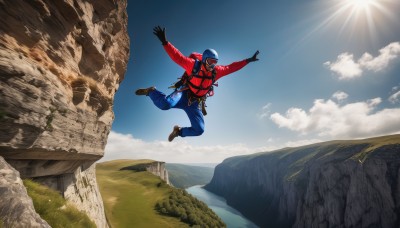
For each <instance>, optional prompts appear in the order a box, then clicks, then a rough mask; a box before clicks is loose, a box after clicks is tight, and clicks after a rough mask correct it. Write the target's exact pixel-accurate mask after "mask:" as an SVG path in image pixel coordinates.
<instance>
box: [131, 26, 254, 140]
mask: <svg viewBox="0 0 400 228" xmlns="http://www.w3.org/2000/svg"><path fill="white" fill-rule="evenodd" d="M154 34H155V35H156V36H157V37H158V39H160V41H161V43H162V45H163V47H164V49H165V51H166V52H167V54H168V55H169V56H170V58H171V59H172V60H173V61H174V62H175V63H177V64H178V65H179V66H181V67H182V68H183V69H185V74H184V76H182V79H181V81H179V82H178V83H176V84H175V88H176V89H175V91H174V92H172V93H171V94H170V95H168V96H167V95H165V94H164V93H162V92H160V91H158V90H157V89H156V88H155V87H149V88H146V89H138V90H136V92H135V93H136V95H146V96H149V97H150V98H151V100H152V101H153V103H154V105H156V106H157V107H158V108H159V109H161V110H168V109H170V108H178V109H182V110H184V111H185V112H186V114H187V115H188V117H189V120H190V123H191V126H190V127H179V126H177V125H176V126H174V128H173V130H172V132H171V134H170V135H169V137H168V141H170V142H171V141H172V140H173V139H174V138H175V137H178V136H181V137H186V136H199V135H201V134H203V132H204V115H205V114H206V112H205V109H204V106H205V105H204V102H205V99H206V97H207V96H209V95H210V94H213V84H214V83H215V82H216V81H217V80H219V79H220V78H222V77H223V76H226V75H228V74H231V73H233V72H235V71H238V70H240V69H242V68H243V67H244V66H246V65H247V64H248V63H250V62H254V61H257V60H258V58H257V55H258V54H259V51H257V52H256V53H255V54H254V55H253V56H252V57H250V58H248V59H244V60H242V61H238V62H234V63H231V64H229V65H227V66H221V65H217V62H218V53H217V52H216V51H215V50H214V49H207V50H205V51H204V52H203V54H202V55H201V54H198V53H193V54H192V55H191V56H190V57H187V56H184V55H183V54H182V53H181V52H180V51H179V50H178V49H176V48H175V47H174V46H173V45H172V44H171V43H170V42H168V41H167V38H166V33H165V28H161V27H160V26H157V27H155V28H154Z"/></svg>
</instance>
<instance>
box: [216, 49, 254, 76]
mask: <svg viewBox="0 0 400 228" xmlns="http://www.w3.org/2000/svg"><path fill="white" fill-rule="evenodd" d="M258 54H260V52H259V51H256V53H254V55H253V56H252V57H250V58H247V59H244V60H242V61H238V62H234V63H231V64H229V65H227V66H219V65H217V66H216V67H215V69H216V70H217V75H216V80H218V79H220V78H222V77H223V76H226V75H228V74H231V73H233V72H235V71H238V70H240V69H242V68H243V67H244V66H246V65H247V64H248V63H251V62H255V61H258V60H259V59H258V58H257V55H258Z"/></svg>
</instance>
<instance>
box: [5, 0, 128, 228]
mask: <svg viewBox="0 0 400 228" xmlns="http://www.w3.org/2000/svg"><path fill="white" fill-rule="evenodd" d="M126 5H127V1H126V0H118V1H117V0H60V1H51V0H32V1H28V0H5V1H0V15H2V18H1V20H0V156H2V157H3V158H4V159H5V160H6V162H7V163H8V164H10V165H11V166H12V167H14V168H15V169H16V170H18V171H19V173H20V175H21V177H22V178H33V179H35V180H38V181H40V182H42V183H45V184H47V185H49V186H52V187H53V188H55V189H58V190H59V191H60V192H61V193H62V194H63V195H64V197H65V198H67V199H69V200H70V201H71V202H73V203H75V204H76V205H77V207H78V208H79V209H81V210H84V211H86V212H87V213H88V215H89V216H90V217H91V218H92V219H93V220H94V221H95V222H96V224H97V225H98V227H104V226H106V222H105V216H104V210H103V209H102V202H101V196H100V195H99V194H98V189H97V183H96V181H95V178H94V177H95V176H94V166H92V164H93V163H94V162H95V161H96V160H98V159H100V158H101V157H102V156H103V154H104V148H105V145H106V142H107V136H108V134H109V132H110V129H111V124H112V121H113V119H114V114H113V110H112V107H113V100H114V95H115V92H116V91H117V89H118V87H119V84H120V83H121V82H122V80H123V78H124V74H125V71H126V66H127V62H128V58H129V37H128V32H127V12H126Z"/></svg>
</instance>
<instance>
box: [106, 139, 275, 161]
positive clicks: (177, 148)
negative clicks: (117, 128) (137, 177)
mask: <svg viewBox="0 0 400 228" xmlns="http://www.w3.org/2000/svg"><path fill="white" fill-rule="evenodd" d="M274 149H278V148H277V147H272V146H269V147H262V148H249V147H247V146H246V145H244V144H240V143H237V144H232V145H225V146H221V145H215V146H193V145H190V144H189V143H188V142H186V141H185V140H184V139H182V138H178V139H175V140H174V141H173V142H167V141H153V142H146V141H143V140H141V139H136V138H134V137H133V136H132V135H130V134H121V133H117V132H114V131H111V132H110V134H109V136H108V141H107V145H106V148H105V154H104V157H103V158H102V159H101V160H100V162H103V161H108V160H115V159H153V160H158V161H165V162H176V163H201V162H209V163H219V162H222V161H223V160H224V159H225V158H228V157H232V156H237V155H245V154H252V153H256V152H261V151H270V150H274Z"/></svg>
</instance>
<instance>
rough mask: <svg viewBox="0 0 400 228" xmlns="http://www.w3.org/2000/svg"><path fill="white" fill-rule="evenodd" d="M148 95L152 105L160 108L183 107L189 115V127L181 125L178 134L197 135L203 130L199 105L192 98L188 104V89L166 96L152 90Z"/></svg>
mask: <svg viewBox="0 0 400 228" xmlns="http://www.w3.org/2000/svg"><path fill="white" fill-rule="evenodd" d="M149 97H150V98H151V100H152V101H153V103H154V105H155V106H157V107H158V108H159V109H161V110H168V109H170V108H178V109H183V110H184V111H185V112H186V114H187V115H188V117H189V120H190V123H191V124H192V126H191V127H182V128H181V132H180V135H179V136H181V137H186V136H199V135H201V134H203V132H204V116H203V113H202V112H201V105H199V103H198V101H197V100H194V101H193V102H192V103H191V104H190V106H189V103H188V102H189V99H188V91H187V90H185V91H182V92H179V91H175V92H173V93H171V94H170V95H168V96H166V95H165V94H164V93H162V92H160V91H158V90H156V89H155V90H153V91H151V92H150V93H149Z"/></svg>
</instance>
